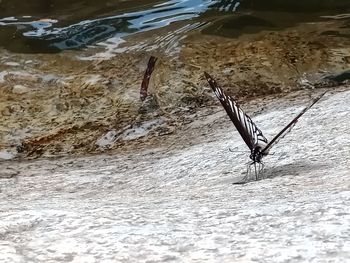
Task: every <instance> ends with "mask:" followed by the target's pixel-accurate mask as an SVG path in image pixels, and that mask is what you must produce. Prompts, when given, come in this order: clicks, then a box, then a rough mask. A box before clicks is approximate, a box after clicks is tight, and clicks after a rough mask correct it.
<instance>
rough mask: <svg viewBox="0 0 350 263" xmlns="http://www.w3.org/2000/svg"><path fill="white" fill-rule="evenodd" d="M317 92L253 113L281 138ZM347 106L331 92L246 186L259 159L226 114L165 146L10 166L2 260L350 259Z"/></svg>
mask: <svg viewBox="0 0 350 263" xmlns="http://www.w3.org/2000/svg"><path fill="white" fill-rule="evenodd" d="M313 92H314V93H318V92H321V90H315V91H313ZM307 94H310V92H298V93H292V94H290V95H289V96H288V97H287V98H286V99H283V100H282V99H279V100H274V101H270V102H267V101H266V100H264V101H263V100H256V101H253V102H254V103H252V104H250V105H246V109H247V111H248V112H249V113H250V114H252V115H253V119H254V121H255V122H256V123H257V124H258V126H259V127H260V128H261V129H262V130H263V132H264V134H265V136H266V137H268V138H270V139H271V137H272V136H273V135H275V134H276V133H277V132H278V131H279V130H280V129H281V128H282V127H283V126H284V125H285V124H286V123H287V122H288V121H289V120H291V119H292V118H293V116H295V115H296V114H297V113H298V112H299V111H300V110H301V109H302V108H303V105H305V104H307V101H308V98H307ZM349 100H350V91H349V87H343V88H342V89H338V90H333V91H329V92H328V93H327V94H326V95H325V96H324V98H323V99H322V100H321V101H320V102H319V103H317V104H316V105H315V106H314V107H313V108H312V109H310V110H309V111H308V112H307V113H306V114H305V116H303V118H302V119H300V121H299V122H298V124H297V125H296V127H295V128H294V129H293V131H292V132H291V133H289V134H288V135H287V136H286V137H285V138H284V139H283V140H282V141H280V143H279V144H277V145H276V146H275V147H274V148H273V150H272V151H273V155H270V156H268V157H266V158H265V162H266V169H265V171H264V173H263V176H264V177H265V179H264V180H260V181H257V182H250V183H248V184H245V185H233V184H232V182H234V181H236V180H237V179H238V178H240V177H242V172H244V171H245V169H246V166H245V163H246V162H247V161H248V155H249V153H248V152H244V153H242V152H241V151H244V150H246V146H245V145H244V143H243V141H242V140H241V138H240V137H239V135H238V133H237V132H236V131H235V130H234V128H233V125H232V124H231V123H230V121H229V120H228V118H227V117H226V116H225V114H224V112H223V111H222V109H221V108H219V107H218V108H215V110H214V112H212V113H210V114H207V115H205V114H203V115H201V116H198V118H197V121H196V122H193V123H191V124H189V126H187V130H183V131H182V132H183V133H184V134H187V137H186V136H180V137H178V138H175V139H174V142H173V143H169V144H168V145H167V146H166V147H165V146H163V147H146V148H140V149H138V150H137V151H130V152H124V153H116V154H112V155H95V156H89V157H81V158H61V159H57V158H56V159H40V160H36V161H21V162H17V161H10V162H9V161H7V162H3V163H1V164H0V171H1V172H0V211H1V220H0V249H1V253H0V261H1V262H11V263H13V262H205V261H207V262H347V261H348V259H349V258H350V241H349V236H350V213H349V211H348V204H349V203H350V184H349V174H350V162H349V160H350V154H349V153H350V139H349V136H348V132H347V131H348V130H349V129H350V122H349V111H350V106H349V103H348V102H349ZM257 108H263V110H262V111H261V112H260V113H258V114H256V113H255V114H253V113H252V110H251V109H255V111H256V109H257ZM170 138H171V136H170ZM181 138H182V140H181ZM228 147H230V148H231V149H233V150H234V152H229V151H228Z"/></svg>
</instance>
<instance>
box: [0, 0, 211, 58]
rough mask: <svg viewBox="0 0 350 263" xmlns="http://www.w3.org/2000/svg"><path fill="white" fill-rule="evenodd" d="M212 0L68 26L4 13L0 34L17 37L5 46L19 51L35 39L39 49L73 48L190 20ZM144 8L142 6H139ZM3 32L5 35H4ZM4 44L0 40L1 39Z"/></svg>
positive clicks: (188, 0)
mask: <svg viewBox="0 0 350 263" xmlns="http://www.w3.org/2000/svg"><path fill="white" fill-rule="evenodd" d="M211 3H212V1H209V0H170V1H165V2H160V3H156V4H154V5H152V6H150V7H148V8H146V9H143V10H141V11H133V12H121V11H122V10H120V11H119V14H116V15H110V16H106V17H102V18H101V17H100V18H95V19H93V18H91V19H86V20H82V21H80V22H78V23H74V24H71V25H68V26H63V27H59V26H56V25H55V23H56V22H57V20H55V19H45V20H36V21H30V20H31V19H32V17H29V16H26V17H20V18H15V17H6V18H3V19H0V26H6V27H7V30H1V33H0V37H1V39H4V38H7V39H9V38H12V39H13V38H16V39H20V40H21V41H22V42H23V43H24V46H20V47H18V46H11V45H6V44H5V46H6V47H7V48H8V49H10V50H13V49H14V48H16V49H17V48H19V49H21V50H14V51H22V52H35V51H37V50H36V49H37V47H38V40H40V41H41V42H43V43H45V44H46V48H44V49H43V45H40V50H38V51H41V52H56V51H59V50H64V49H75V48H82V47H86V46H87V45H91V44H95V43H99V42H103V41H107V40H109V39H111V38H113V39H112V40H111V41H112V42H116V40H115V39H119V38H121V37H124V36H127V35H131V34H134V33H136V32H140V31H143V32H144V31H148V30H152V29H156V28H160V27H165V26H167V25H169V24H170V23H173V22H177V21H182V20H190V19H192V18H194V17H197V16H198V15H199V14H200V13H202V12H204V11H205V10H207V8H208V6H209V5H210V4H211ZM140 8H144V6H142V5H141V6H140ZM116 12H118V11H116ZM4 34H5V35H4ZM1 44H3V45H4V43H1Z"/></svg>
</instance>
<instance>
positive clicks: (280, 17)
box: [0, 0, 350, 53]
mask: <svg viewBox="0 0 350 263" xmlns="http://www.w3.org/2000/svg"><path fill="white" fill-rule="evenodd" d="M347 13H350V1H349V0H333V1H332V0H318V1H317V0H304V1H295V0H294V1H291V0H266V1H261V0H240V1H239V0H222V1H210V0H168V1H165V0H106V1H95V0H69V1H68V0H31V1H23V0H2V1H0V46H2V47H4V48H6V49H8V50H10V51H13V52H23V53H38V52H39V53H40V52H42V53H47V52H59V51H62V50H65V49H81V48H85V47H87V46H91V45H101V44H112V45H113V44H114V45H115V46H117V45H118V43H120V42H121V41H125V39H127V37H128V36H134V35H136V34H139V33H142V32H146V31H152V30H157V29H160V28H165V29H167V28H168V30H169V31H168V34H170V35H171V34H172V32H174V34H180V35H185V34H187V33H189V32H191V31H194V30H200V31H201V32H202V33H204V34H216V35H222V36H227V37H236V36H239V35H241V34H244V33H255V32H259V31H260V30H263V29H271V30H278V29H281V28H284V27H288V26H292V25H295V24H297V23H303V22H311V21H318V20H321V19H327V17H326V16H330V15H332V16H334V15H339V14H342V15H343V17H342V18H343V19H345V20H347V21H350V18H349V17H350V14H349V15H348V16H347V15H346V14H347ZM344 14H345V15H344ZM348 24H350V23H349V22H348ZM165 31H166V30H165ZM143 48H145V46H143Z"/></svg>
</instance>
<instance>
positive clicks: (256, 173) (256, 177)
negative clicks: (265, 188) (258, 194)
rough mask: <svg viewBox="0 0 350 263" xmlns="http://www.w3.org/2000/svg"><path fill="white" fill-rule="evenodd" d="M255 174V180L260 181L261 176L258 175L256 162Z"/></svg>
mask: <svg viewBox="0 0 350 263" xmlns="http://www.w3.org/2000/svg"><path fill="white" fill-rule="evenodd" d="M254 172H255V180H256V181H258V180H259V175H258V171H257V170H256V162H254Z"/></svg>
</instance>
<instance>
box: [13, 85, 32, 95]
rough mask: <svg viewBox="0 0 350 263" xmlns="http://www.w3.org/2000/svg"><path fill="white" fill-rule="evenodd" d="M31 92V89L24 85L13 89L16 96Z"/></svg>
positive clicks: (15, 86)
mask: <svg viewBox="0 0 350 263" xmlns="http://www.w3.org/2000/svg"><path fill="white" fill-rule="evenodd" d="M28 91H29V88H28V87H26V86H23V85H14V86H13V88H12V93H15V94H24V93H27V92H28Z"/></svg>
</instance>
